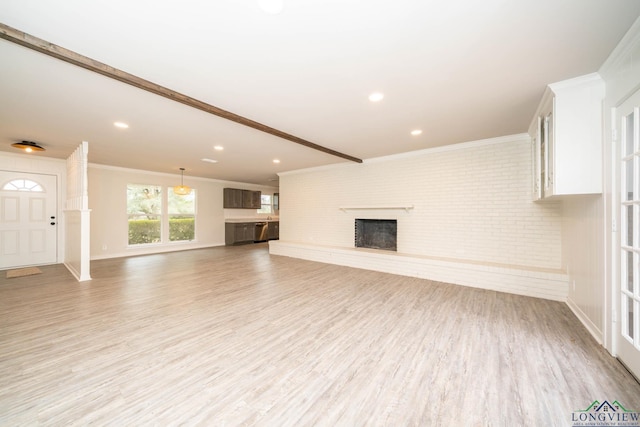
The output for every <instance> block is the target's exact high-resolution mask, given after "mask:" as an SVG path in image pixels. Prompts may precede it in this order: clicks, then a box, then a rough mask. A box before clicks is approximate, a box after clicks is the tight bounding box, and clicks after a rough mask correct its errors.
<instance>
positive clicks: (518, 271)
mask: <svg viewBox="0 0 640 427" xmlns="http://www.w3.org/2000/svg"><path fill="white" fill-rule="evenodd" d="M269 253H270V254H272V255H281V256H288V257H292V258H300V259H305V260H309V261H317V262H323V263H327V264H335V265H343V266H346V267H354V268H362V269H365V270H373V271H380V272H383V273H391V274H398V275H402V276H410V277H418V278H421V279H429V280H434V281H438V282H445V283H452V284H455V285H462V286H469V287H474V288H481V289H488V290H494V291H499V292H507V293H512V294H516V295H525V296H531V297H536V298H543V299H549V300H554V301H562V302H565V301H566V300H567V297H568V292H569V278H568V276H567V275H566V274H565V273H563V272H559V271H549V270H543V269H536V268H531V269H529V268H526V267H521V266H502V265H500V266H498V265H491V264H483V263H471V262H468V261H463V260H460V261H457V260H442V259H436V258H429V257H423V256H412V255H404V254H397V253H391V254H386V253H380V251H366V250H365V251H363V250H360V249H355V248H339V247H331V246H320V245H309V244H305V243H296V242H285V241H282V240H272V241H270V242H269Z"/></svg>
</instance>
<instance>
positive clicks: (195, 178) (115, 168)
mask: <svg viewBox="0 0 640 427" xmlns="http://www.w3.org/2000/svg"><path fill="white" fill-rule="evenodd" d="M89 167H90V168H93V169H103V170H111V171H116V172H127V173H140V174H144V175H146V176H162V177H178V178H180V174H179V173H167V172H154V171H148V170H144V169H130V168H124V167H120V166H109V165H101V164H98V163H89ZM185 178H187V179H189V180H192V181H204V182H217V183H222V184H229V185H239V186H251V187H252V188H253V187H255V188H265V189H272V190H273V189H276V190H277V189H278V187H277V186H276V187H271V186H268V185H261V184H254V183H251V182H240V181H226V180H221V179H214V178H203V177H199V176H192V175H185Z"/></svg>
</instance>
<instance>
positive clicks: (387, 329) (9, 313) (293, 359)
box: [0, 244, 640, 426]
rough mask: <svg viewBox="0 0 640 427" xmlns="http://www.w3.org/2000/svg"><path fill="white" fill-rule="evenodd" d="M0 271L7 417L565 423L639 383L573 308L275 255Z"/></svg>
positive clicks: (623, 398)
mask: <svg viewBox="0 0 640 427" xmlns="http://www.w3.org/2000/svg"><path fill="white" fill-rule="evenodd" d="M41 270H42V271H43V274H40V275H38V276H28V277H21V278H14V279H6V278H4V277H0V425H7V426H9V425H10V426H17V425H70V424H74V425H88V424H92V425H113V426H124V425H130V426H132V425H136V426H144V425H160V426H164V425H206V426H236V425H246V426H252V425H256V426H363V425H367V426H437V425H447V426H451V425H455V426H463V425H468V426H522V425H531V426H542V425H544V426H554V425H557V426H565V425H571V415H572V412H573V411H577V410H580V409H585V408H586V407H587V406H588V405H589V404H591V402H593V401H594V400H596V399H598V400H600V401H603V400H609V401H610V402H612V401H614V400H618V401H619V402H620V403H622V404H624V405H625V406H626V407H627V408H628V409H629V408H630V409H633V410H640V385H639V384H638V383H637V382H636V381H635V380H634V379H633V378H632V377H631V375H630V374H628V372H626V371H625V369H624V368H623V367H622V366H621V365H620V364H619V363H618V362H617V361H616V360H615V359H613V358H612V357H610V355H609V354H608V353H607V352H606V351H605V350H604V349H603V348H602V347H600V346H599V345H598V344H597V343H596V342H595V341H594V340H593V338H592V337H591V336H590V335H589V333H588V332H587V331H586V330H585V329H584V328H583V327H582V326H581V324H580V323H579V322H578V320H577V319H576V318H575V316H574V315H573V314H572V313H571V311H570V310H569V309H568V308H567V306H566V305H565V304H563V303H559V302H553V301H546V300H540V299H535V298H529V297H522V296H516V295H510V294H504V293H498V292H493V291H484V290H480V289H474V288H465V287H461V286H455V285H448V284H443V283H435V282H430V281H427V280H421V279H415V278H408V277H401V276H393V275H388V274H382V273H376V272H370V271H364V270H357V269H351V268H346V267H339V266H333V265H326V264H319V263H314V262H309V261H303V260H296V259H290V258H285V257H277V256H270V255H269V254H268V249H267V246H266V245H263V244H259V245H250V246H241V247H221V248H212V249H202V250H193V251H185V252H176V253H170V254H159V255H150V256H142V257H132V258H122V259H113V260H102V261H94V262H93V263H92V271H91V275H92V277H93V280H92V281H90V282H84V283H78V282H76V281H75V280H74V279H73V277H72V276H71V275H70V274H69V273H68V272H67V271H66V269H65V268H64V267H63V266H61V265H52V266H44V267H41Z"/></svg>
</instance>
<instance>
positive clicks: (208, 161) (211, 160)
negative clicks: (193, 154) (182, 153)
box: [200, 159, 218, 163]
mask: <svg viewBox="0 0 640 427" xmlns="http://www.w3.org/2000/svg"><path fill="white" fill-rule="evenodd" d="M200 160H202V161H203V162H207V163H218V161H217V160H213V159H200Z"/></svg>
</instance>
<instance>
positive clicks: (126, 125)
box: [113, 122, 129, 129]
mask: <svg viewBox="0 0 640 427" xmlns="http://www.w3.org/2000/svg"><path fill="white" fill-rule="evenodd" d="M113 125H114V126H115V127H117V128H120V129H128V128H129V125H128V124H126V123H125V122H113Z"/></svg>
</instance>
